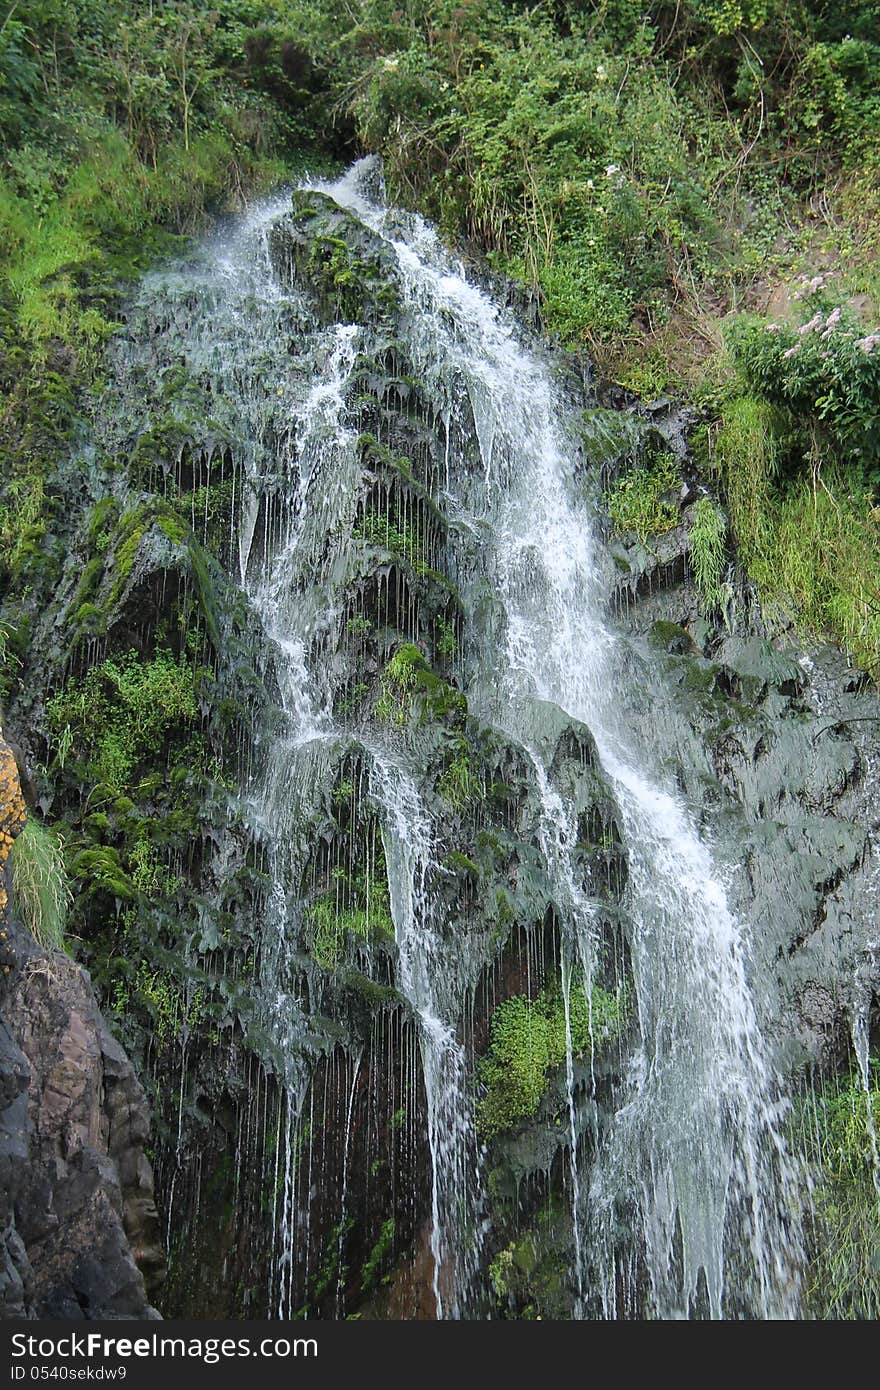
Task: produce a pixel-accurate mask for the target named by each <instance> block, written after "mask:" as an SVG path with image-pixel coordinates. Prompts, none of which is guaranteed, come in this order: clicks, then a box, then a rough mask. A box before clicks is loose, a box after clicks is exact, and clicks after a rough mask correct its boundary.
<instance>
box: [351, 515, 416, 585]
mask: <svg viewBox="0 0 880 1390" xmlns="http://www.w3.org/2000/svg"><path fill="white" fill-rule="evenodd" d="M352 534H353V535H354V537H355V538H356V539H357V540H362V541H365V542H366V544H367V545H373V546H375V547H376V548H377V549H378V550H387V551H388V553H389V555H393V556H394V558H395V559H396V560H405V561H406V563H407V564H408V565H410V566H412V568H413V569H414V570H415V571H416V573H417V574H426V573H427V571H428V565H427V562H426V560H425V556H424V551H423V548H422V545H421V542H420V541H419V539H418V537H417V536H416V535H415V534H414V532H413V530H412V528H411V527H409V526H406V525H404V524H402V523H400V522H399V521H398V520H397V518H396V517H394V516H392V514H391V513H388V512H384V513H381V514H380V513H379V512H367V513H366V515H365V516H364V517H363V518H362V519H361V521H360V522H359V523H358V525H357V526H356V527H355V529H354V531H353V533H352Z"/></svg>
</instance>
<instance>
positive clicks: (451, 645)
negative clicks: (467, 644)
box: [437, 618, 458, 661]
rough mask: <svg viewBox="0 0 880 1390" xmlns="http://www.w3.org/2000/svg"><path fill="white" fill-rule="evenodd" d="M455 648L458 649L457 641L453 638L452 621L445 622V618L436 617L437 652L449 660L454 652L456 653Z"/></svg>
mask: <svg viewBox="0 0 880 1390" xmlns="http://www.w3.org/2000/svg"><path fill="white" fill-rule="evenodd" d="M457 649H458V643H457V642H456V639H455V628H454V627H453V625H452V623H449V622H447V621H446V619H445V618H438V619H437V652H438V654H439V655H440V656H443V657H445V658H446V660H447V661H451V660H452V658H453V657H454V656H455V653H456V651H457Z"/></svg>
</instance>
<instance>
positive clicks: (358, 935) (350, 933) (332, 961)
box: [307, 858, 394, 970]
mask: <svg viewBox="0 0 880 1390" xmlns="http://www.w3.org/2000/svg"><path fill="white" fill-rule="evenodd" d="M384 870H385V862H384V858H382V859H381V862H379V861H378V860H377V863H376V865H375V866H374V868H373V870H372V871H370V870H365V871H362V872H356V873H353V874H350V873H347V872H346V871H345V870H344V869H337V870H336V871H335V873H334V875H333V877H334V886H333V887H332V888H330V889H328V890H327V892H326V893H322V894H321V896H320V897H319V898H317V899H316V900H315V902H313V903H312V905H311V907H310V908H309V911H308V918H307V927H308V933H309V941H310V947H311V952H312V955H313V957H314V959H315V960H316V961H317V963H318V965H320V966H323V968H324V969H325V970H335V969H336V967H337V966H338V965H339V963H340V961H341V960H342V957H343V955H344V952H345V946H346V942H347V940H348V938H349V937H352V938H354V940H355V941H361V942H364V943H369V942H375V941H381V940H382V939H385V940H393V939H394V921H393V919H392V917H391V904H390V900H389V896H388V884H387V882H386V880H385V877H384Z"/></svg>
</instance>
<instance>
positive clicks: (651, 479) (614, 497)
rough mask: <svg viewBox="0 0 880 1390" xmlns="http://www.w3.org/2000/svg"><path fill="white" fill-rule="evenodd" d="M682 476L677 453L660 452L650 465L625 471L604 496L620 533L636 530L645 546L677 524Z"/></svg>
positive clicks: (609, 512) (616, 528)
mask: <svg viewBox="0 0 880 1390" xmlns="http://www.w3.org/2000/svg"><path fill="white" fill-rule="evenodd" d="M680 485H681V475H680V473H679V469H678V464H677V463H676V461H675V456H674V455H673V454H671V453H665V452H663V453H658V454H657V455H656V456H655V457H654V458H653V459H652V460H651V462H650V463H649V464H647V465H646V466H645V465H642V466H638V467H636V468H633V469H631V470H630V471H628V472H625V473H623V474H622V475H621V476H620V477H619V478H618V479H617V481H616V482H615V483H614V485H613V486H612V487H611V488H610V489H609V491H608V492H607V493H606V495H605V506H606V507H607V509H608V515H609V516H610V517H611V521H612V524H613V526H614V530H615V531H616V532H617V533H618V534H622V533H625V532H628V531H635V533H636V535H637V536H638V538H639V540H640V541H641V542H642V544H643V545H644V544H645V543H646V541H647V540H648V538H649V537H650V536H657V535H662V534H663V532H664V531H671V530H672V528H673V526H676V525H677V524H678V502H677V499H676V500H674V501H672V500H670V496H671V495H672V494H675V493H677V491H678V489H679V487H680Z"/></svg>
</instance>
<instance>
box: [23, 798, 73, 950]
mask: <svg viewBox="0 0 880 1390" xmlns="http://www.w3.org/2000/svg"><path fill="white" fill-rule="evenodd" d="M71 901H72V894H71V891H70V885H69V882H68V877H67V870H66V869H65V866H64V854H63V849H62V844H61V839H60V837H59V835H58V834H57V832H56V831H55V830H54V829H52V827H51V826H48V825H46V824H45V822H44V821H40V820H37V819H36V818H35V817H34V816H32V815H29V816H28V818H27V820H26V821H25V824H24V828H23V830H22V832H21V834H20V835H18V836H17V837H16V839H15V840H14V841H13V843H12V906H13V910H14V911H15V913H16V914H17V915H18V916H19V917H20V918H21V920H22V922H24V924H25V926H26V927H27V928H28V930H29V931H30V933H31V935H32V936H33V938H34V940H35V941H36V942H37V944H38V945H39V946H42V947H43V949H44V950H46V951H63V950H65V949H66V946H65V937H64V928H65V924H66V922H67V913H68V909H69V907H70V904H71Z"/></svg>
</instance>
